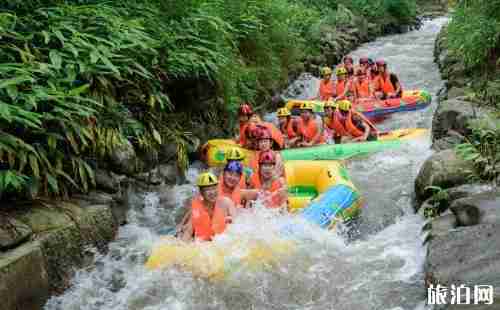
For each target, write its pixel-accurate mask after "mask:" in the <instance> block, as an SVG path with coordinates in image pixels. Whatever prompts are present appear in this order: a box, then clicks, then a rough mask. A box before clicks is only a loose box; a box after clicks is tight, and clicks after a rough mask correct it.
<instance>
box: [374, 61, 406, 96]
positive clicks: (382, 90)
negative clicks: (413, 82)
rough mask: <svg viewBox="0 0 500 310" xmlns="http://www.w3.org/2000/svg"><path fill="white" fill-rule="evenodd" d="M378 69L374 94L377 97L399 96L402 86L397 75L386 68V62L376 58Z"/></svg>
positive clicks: (401, 93) (401, 92)
mask: <svg viewBox="0 0 500 310" xmlns="http://www.w3.org/2000/svg"><path fill="white" fill-rule="evenodd" d="M376 65H377V69H378V72H379V74H378V77H377V83H376V85H377V89H376V92H375V95H376V96H377V98H379V99H389V98H401V96H402V95H403V88H402V87H401V83H400V82H399V79H398V77H397V76H396V75H395V74H394V73H391V72H389V71H388V70H387V63H386V62H385V61H384V60H377V62H376Z"/></svg>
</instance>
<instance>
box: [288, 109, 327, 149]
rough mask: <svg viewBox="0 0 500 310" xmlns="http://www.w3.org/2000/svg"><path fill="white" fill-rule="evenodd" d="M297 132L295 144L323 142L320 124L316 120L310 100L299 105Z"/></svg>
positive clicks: (310, 144) (307, 144)
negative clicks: (297, 136) (297, 138)
mask: <svg viewBox="0 0 500 310" xmlns="http://www.w3.org/2000/svg"><path fill="white" fill-rule="evenodd" d="M297 128H298V130H297V132H298V134H299V136H300V138H299V140H298V141H297V143H296V144H295V145H296V146H312V145H316V144H320V143H323V142H324V140H323V133H322V126H321V124H320V123H318V122H317V120H316V116H315V114H314V106H313V104H312V103H311V102H307V101H305V102H303V103H302V104H301V105H300V118H299V119H298V120H297Z"/></svg>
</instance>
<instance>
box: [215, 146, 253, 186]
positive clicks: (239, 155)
mask: <svg viewBox="0 0 500 310" xmlns="http://www.w3.org/2000/svg"><path fill="white" fill-rule="evenodd" d="M244 159H245V154H244V153H243V152H242V151H241V150H240V148H238V147H233V148H230V149H229V150H228V151H227V153H226V161H227V165H226V167H228V165H229V164H230V163H231V162H237V163H240V164H241V165H242V166H243V160H244ZM251 174H252V169H249V168H248V169H245V167H244V166H243V173H242V174H241V176H240V181H239V187H240V189H245V188H247V184H248V180H249V179H250V175H251ZM223 177H224V173H221V175H220V177H219V183H221V182H222V181H223V180H222V179H223Z"/></svg>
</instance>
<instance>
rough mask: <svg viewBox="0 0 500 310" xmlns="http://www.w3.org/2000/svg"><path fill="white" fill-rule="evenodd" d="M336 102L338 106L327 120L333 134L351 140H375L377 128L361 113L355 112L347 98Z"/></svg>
mask: <svg viewBox="0 0 500 310" xmlns="http://www.w3.org/2000/svg"><path fill="white" fill-rule="evenodd" d="M337 103H338V107H337V108H336V110H335V112H334V113H333V115H332V116H331V119H330V120H329V126H331V128H332V129H333V130H334V132H335V135H337V136H340V137H345V138H347V139H349V140H350V141H351V142H357V141H373V140H377V138H378V130H377V128H376V127H375V126H374V125H373V124H372V123H371V122H370V121H369V120H368V119H367V118H366V117H365V116H363V114H361V113H359V112H357V111H356V110H355V109H354V108H353V107H352V104H351V102H350V101H349V100H341V101H339V102H337ZM339 142H341V141H339Z"/></svg>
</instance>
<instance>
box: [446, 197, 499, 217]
mask: <svg viewBox="0 0 500 310" xmlns="http://www.w3.org/2000/svg"><path fill="white" fill-rule="evenodd" d="M450 209H451V211H452V212H453V213H454V214H455V216H456V217H457V221H458V224H459V225H460V226H472V225H477V224H479V223H481V224H497V223H499V224H500V191H490V192H484V193H480V194H475V195H472V196H469V197H464V198H460V199H457V200H455V201H453V203H452V204H451V206H450Z"/></svg>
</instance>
